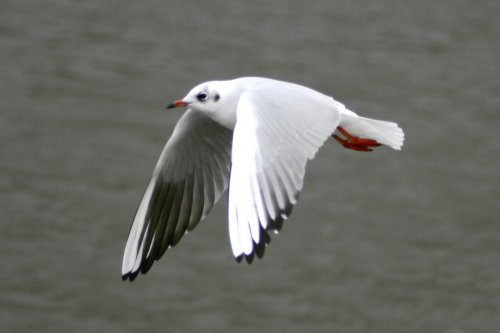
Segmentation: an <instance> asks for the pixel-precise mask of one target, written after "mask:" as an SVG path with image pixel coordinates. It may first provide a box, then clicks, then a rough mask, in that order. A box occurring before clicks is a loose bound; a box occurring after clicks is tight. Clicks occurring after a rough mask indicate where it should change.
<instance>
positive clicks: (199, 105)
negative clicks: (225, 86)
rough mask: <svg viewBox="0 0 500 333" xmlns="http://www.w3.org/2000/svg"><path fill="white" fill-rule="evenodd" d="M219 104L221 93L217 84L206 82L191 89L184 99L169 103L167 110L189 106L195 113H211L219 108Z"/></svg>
mask: <svg viewBox="0 0 500 333" xmlns="http://www.w3.org/2000/svg"><path fill="white" fill-rule="evenodd" d="M220 102H221V92H220V89H219V88H218V84H217V82H207V83H202V84H200V85H198V86H196V87H194V88H193V89H191V91H190V92H189V93H188V94H187V95H186V96H185V97H184V98H182V99H178V100H175V101H173V102H172V103H170V104H169V105H168V106H167V109H171V108H177V107H181V106H189V107H190V108H192V109H195V110H197V111H201V112H204V113H211V112H215V111H216V110H218V109H220V108H221V103H220Z"/></svg>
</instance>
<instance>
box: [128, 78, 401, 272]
mask: <svg viewBox="0 0 500 333" xmlns="http://www.w3.org/2000/svg"><path fill="white" fill-rule="evenodd" d="M178 107H187V111H186V112H185V113H184V114H183V115H182V117H181V118H180V119H179V121H178V122H177V124H176V126H175V128H174V131H173V133H172V136H171V137H170V139H169V140H168V141H167V144H166V145H165V147H164V149H163V151H162V153H161V155H160V158H159V160H158V162H157V164H156V167H155V168H154V171H153V175H152V178H151V181H150V182H149V184H148V186H147V187H146V190H145V192H144V195H143V197H142V200H141V201H140V204H139V207H138V209H137V212H136V215H135V218H134V221H133V223H132V227H131V229H130V234H129V237H128V240H127V244H126V246H125V251H124V256H123V263H122V278H123V280H127V279H129V280H130V281H133V280H134V279H135V278H136V277H137V275H138V274H139V272H140V273H142V274H145V273H146V272H148V271H149V269H150V268H151V266H152V265H153V263H154V262H155V261H156V260H159V259H160V258H161V257H162V255H163V254H164V253H165V251H166V250H167V249H169V248H170V247H172V246H175V245H177V243H178V242H179V241H180V240H181V238H182V237H183V236H184V235H185V234H187V233H188V232H189V231H191V230H193V229H194V228H195V227H196V225H197V224H198V223H199V222H200V221H201V220H203V219H204V218H205V216H206V215H207V214H208V213H209V212H210V210H211V208H212V207H213V206H214V204H215V203H216V202H217V200H218V199H219V198H220V197H221V195H222V194H223V193H224V192H225V190H226V189H227V188H228V187H229V195H228V214H227V215H228V217H227V219H228V225H229V238H230V243H231V249H232V253H233V255H234V257H235V258H236V260H237V261H238V262H240V261H242V259H245V260H246V261H247V262H248V263H251V262H252V260H253V259H254V256H257V257H258V258H262V256H263V255H264V250H265V248H266V246H267V245H268V244H269V242H270V240H271V237H270V235H269V232H270V231H274V232H275V233H277V232H278V231H279V230H280V229H281V227H282V225H283V222H284V220H286V219H287V218H288V217H289V216H290V214H291V212H292V208H293V206H294V205H295V204H296V203H297V200H298V197H299V193H300V191H301V189H302V185H303V181H304V175H305V169H306V164H307V161H308V160H311V159H313V158H314V156H315V154H316V152H317V151H318V149H319V148H320V147H321V146H322V145H323V144H324V143H325V141H326V140H327V139H328V138H330V137H332V138H333V139H334V140H336V141H337V142H338V143H340V144H341V145H342V146H344V147H345V148H348V149H352V150H356V151H362V152H368V151H372V150H373V149H374V148H375V147H378V146H380V145H386V146H388V147H391V148H393V149H395V150H400V149H401V146H402V145H403V141H404V133H403V130H402V129H401V128H400V127H399V126H398V125H397V124H396V123H394V122H388V121H382V120H375V119H370V118H364V117H361V116H358V115H357V114H356V113H354V112H353V111H350V110H349V109H347V108H346V107H345V106H344V105H343V104H342V103H340V102H338V101H336V100H334V99H333V98H332V97H330V96H327V95H324V94H322V93H320V92H318V91H315V90H313V89H310V88H307V87H304V86H301V85H298V84H294V83H289V82H283V81H278V80H274V79H268V78H261V77H243V78H237V79H233V80H227V81H210V82H206V83H202V84H200V85H197V86H196V87H194V88H193V89H192V90H191V91H190V92H189V93H188V94H187V95H186V96H185V97H184V98H182V99H178V100H175V101H173V102H172V103H171V104H169V105H168V106H167V108H168V109H170V108H178Z"/></svg>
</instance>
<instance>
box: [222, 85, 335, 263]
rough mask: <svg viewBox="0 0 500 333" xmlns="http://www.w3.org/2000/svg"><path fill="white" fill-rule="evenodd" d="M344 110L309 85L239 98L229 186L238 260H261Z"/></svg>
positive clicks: (261, 89)
mask: <svg viewBox="0 0 500 333" xmlns="http://www.w3.org/2000/svg"><path fill="white" fill-rule="evenodd" d="M343 107H344V106H343V105H342V104H341V103H338V102H336V101H335V100H333V99H332V98H331V97H328V96H325V95H322V94H320V93H318V92H315V91H313V90H310V89H308V88H305V87H301V86H297V85H293V84H284V83H280V82H277V81H273V82H272V83H269V84H268V83H267V82H266V83H264V84H259V85H257V86H255V87H251V88H250V89H249V90H248V91H247V92H245V93H243V94H242V95H241V97H240V99H239V103H238V110H237V122H236V127H235V130H234V137H233V148H232V168H231V177H230V184H229V207H228V209H229V212H228V216H229V233H230V239H231V246H232V250H233V254H234V256H235V257H236V258H237V260H241V259H242V257H245V259H246V260H247V261H248V262H251V261H252V260H253V257H254V254H256V255H257V256H258V257H259V258H260V257H261V256H262V255H263V254H264V249H265V246H266V245H267V243H269V241H270V237H269V234H268V233H267V230H273V229H274V230H279V229H280V228H281V225H282V223H283V220H285V219H286V218H287V217H288V216H289V215H290V213H291V211H292V207H293V205H294V204H295V203H296V202H297V199H298V196H299V192H300V190H301V189H302V184H303V179H304V173H305V167H306V163H307V161H308V160H310V159H312V158H313V157H314V155H315V154H316V152H317V151H318V149H319V148H320V147H321V146H322V145H323V143H324V142H325V141H326V139H327V138H328V137H329V136H330V135H331V134H332V133H333V132H334V131H335V128H336V127H337V126H338V124H339V121H340V111H339V110H340V109H342V108H343Z"/></svg>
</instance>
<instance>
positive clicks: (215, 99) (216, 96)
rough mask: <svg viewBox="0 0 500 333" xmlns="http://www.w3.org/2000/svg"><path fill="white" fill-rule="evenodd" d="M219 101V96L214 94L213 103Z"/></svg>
mask: <svg viewBox="0 0 500 333" xmlns="http://www.w3.org/2000/svg"><path fill="white" fill-rule="evenodd" d="M219 99H220V95H219V94H215V96H214V101H216V102H217V101H218V100H219Z"/></svg>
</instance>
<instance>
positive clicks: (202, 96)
mask: <svg viewBox="0 0 500 333" xmlns="http://www.w3.org/2000/svg"><path fill="white" fill-rule="evenodd" d="M207 97H208V95H207V93H205V92H203V91H202V92H199V93H198V95H196V98H197V99H198V100H199V101H200V102H203V101H204V100H206V99H207Z"/></svg>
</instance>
